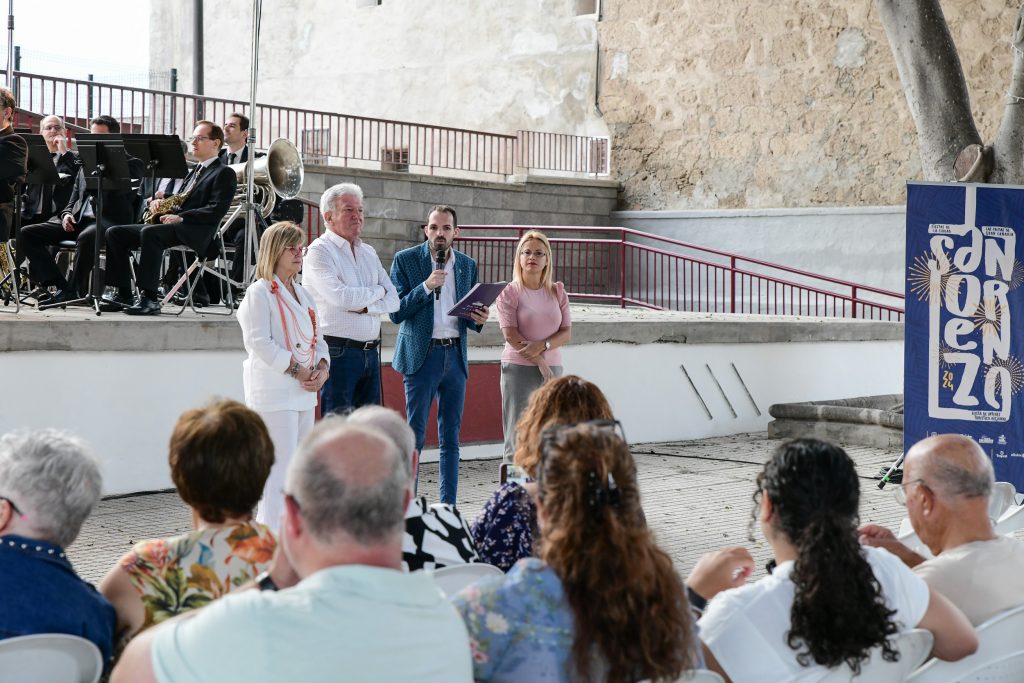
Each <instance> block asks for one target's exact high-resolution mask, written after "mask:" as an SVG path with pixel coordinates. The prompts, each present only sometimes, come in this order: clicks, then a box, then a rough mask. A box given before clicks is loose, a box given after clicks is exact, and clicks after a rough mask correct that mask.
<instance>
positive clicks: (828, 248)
mask: <svg viewBox="0 0 1024 683" xmlns="http://www.w3.org/2000/svg"><path fill="white" fill-rule="evenodd" d="M612 222H613V223H614V224H615V225H623V226H626V227H630V228H635V229H637V230H644V231H647V232H652V233H655V234H658V235H662V236H664V237H670V238H672V239H677V240H681V241H684V242H691V243H694V244H699V245H701V246H704V247H710V248H713V249H720V250H722V251H728V252H732V253H736V254H740V255H742V256H748V257H753V258H758V259H761V260H764V261H769V262H772V263H778V264H781V265H786V266H790V267H792V268H799V269H801V270H807V271H810V272H812V273H817V274H821V275H828V276H830V277H834V278H838V279H840V280H847V281H849V282H855V283H857V284H863V285H869V286H872V287H879V288H882V289H888V290H893V291H896V292H903V290H904V277H905V276H904V272H905V268H906V264H905V262H904V258H905V256H904V254H905V251H906V209H905V208H904V207H902V206H873V207H854V208H843V209H837V208H825V207H820V208H808V209H760V210H758V209H735V210H719V211H697V210H693V211H616V212H615V213H613V214H612Z"/></svg>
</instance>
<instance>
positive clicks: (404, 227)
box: [302, 165, 619, 266]
mask: <svg viewBox="0 0 1024 683" xmlns="http://www.w3.org/2000/svg"><path fill="white" fill-rule="evenodd" d="M336 183H356V184H357V185H359V186H360V187H361V188H362V189H363V194H364V196H365V199H364V201H363V205H364V210H365V212H366V223H365V225H364V228H363V234H364V237H365V238H366V240H367V241H368V242H369V243H370V244H372V245H373V246H374V248H375V249H377V251H378V253H379V254H380V256H381V260H382V261H384V264H385V266H387V265H388V264H389V263H390V260H391V256H390V255H391V254H393V253H394V252H396V251H398V250H399V249H404V248H405V247H408V246H411V245H412V244H418V243H419V242H421V241H423V233H422V232H421V231H420V229H419V226H421V225H422V224H423V223H424V221H426V218H427V211H428V210H429V209H430V207H431V206H434V205H435V204H448V205H451V206H452V207H454V208H455V210H456V211H457V212H458V214H459V222H460V223H462V224H464V225H473V224H478V225H479V224H486V225H491V224H494V225H509V224H518V225H580V226H606V225H609V224H610V223H609V215H610V214H611V212H612V210H613V209H614V208H615V203H616V195H617V194H618V191H619V187H618V184H617V183H615V182H613V181H607V180H570V179H547V178H540V179H534V178H531V179H529V180H527V181H526V182H525V183H521V184H518V183H517V184H513V183H500V182H481V181H473V180H459V179H453V178H439V177H436V176H427V175H416V174H409V173H392V172H388V171H367V170H362V169H352V168H337V167H334V166H313V165H310V166H306V168H305V180H304V182H303V184H302V196H303V197H305V198H306V199H311V200H313V201H316V202H319V201H320V195H321V194H322V193H323V191H324V189H326V188H327V187H330V186H331V185H334V184H336Z"/></svg>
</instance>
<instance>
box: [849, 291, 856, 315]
mask: <svg viewBox="0 0 1024 683" xmlns="http://www.w3.org/2000/svg"><path fill="white" fill-rule="evenodd" d="M850 289H851V291H852V297H851V299H850V301H851V304H852V307H853V314H852V315H851V316H850V317H851V318H856V317H857V287H856V286H853V287H851V288H850Z"/></svg>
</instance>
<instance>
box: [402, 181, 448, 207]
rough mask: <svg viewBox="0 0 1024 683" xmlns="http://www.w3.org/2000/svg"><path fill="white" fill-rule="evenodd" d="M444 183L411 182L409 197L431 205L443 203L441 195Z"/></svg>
mask: <svg viewBox="0 0 1024 683" xmlns="http://www.w3.org/2000/svg"><path fill="white" fill-rule="evenodd" d="M445 187H447V186H446V185H442V184H440V183H431V182H413V183H411V187H410V188H409V199H412V200H414V201H418V202H424V203H426V204H429V205H431V206H433V205H434V204H443V203H444V202H443V201H442V200H441V196H442V194H443V192H444V188H445Z"/></svg>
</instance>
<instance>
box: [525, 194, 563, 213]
mask: <svg viewBox="0 0 1024 683" xmlns="http://www.w3.org/2000/svg"><path fill="white" fill-rule="evenodd" d="M558 202H559V197H558V195H553V194H540V193H537V192H530V203H529V204H528V205H527V207H526V210H527V211H558Z"/></svg>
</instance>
